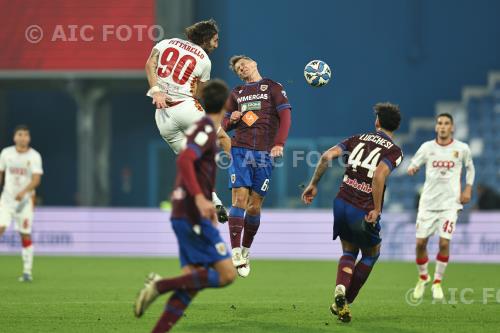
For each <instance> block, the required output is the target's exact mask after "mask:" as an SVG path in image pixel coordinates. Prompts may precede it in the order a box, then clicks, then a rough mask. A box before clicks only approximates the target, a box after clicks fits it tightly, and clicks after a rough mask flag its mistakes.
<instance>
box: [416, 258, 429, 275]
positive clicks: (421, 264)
mask: <svg viewBox="0 0 500 333" xmlns="http://www.w3.org/2000/svg"><path fill="white" fill-rule="evenodd" d="M428 266H429V259H428V258H427V257H426V258H425V259H417V269H418V275H419V276H420V278H421V279H423V277H424V276H425V277H427V276H428V275H429V270H428Z"/></svg>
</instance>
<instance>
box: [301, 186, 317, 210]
mask: <svg viewBox="0 0 500 333" xmlns="http://www.w3.org/2000/svg"><path fill="white" fill-rule="evenodd" d="M317 194H318V188H317V187H316V185H313V184H309V185H308V186H307V187H306V189H305V190H304V192H302V201H304V203H305V204H306V205H310V204H311V203H312V201H313V199H314V197H316V195H317Z"/></svg>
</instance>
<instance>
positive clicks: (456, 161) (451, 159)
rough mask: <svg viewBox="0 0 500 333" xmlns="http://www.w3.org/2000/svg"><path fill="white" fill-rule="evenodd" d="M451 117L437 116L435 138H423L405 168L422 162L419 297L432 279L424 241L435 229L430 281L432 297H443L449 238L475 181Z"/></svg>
mask: <svg viewBox="0 0 500 333" xmlns="http://www.w3.org/2000/svg"><path fill="white" fill-rule="evenodd" d="M453 130H454V127H453V117H452V116H451V115H450V114H448V113H442V114H440V115H438V116H437V118H436V133H437V137H436V139H435V140H431V141H427V142H424V143H423V144H422V145H421V146H420V148H419V149H418V150H417V152H416V154H415V156H414V157H413V158H412V160H411V163H410V166H409V168H408V174H409V175H410V176H413V175H415V173H417V171H418V170H419V168H420V166H421V165H422V164H424V163H425V184H424V189H423V192H422V195H421V197H420V202H419V206H418V214H417V226H416V229H417V233H416V236H417V241H416V262H417V266H418V272H419V279H418V282H417V285H416V287H415V289H414V292H413V297H414V298H416V299H420V298H422V296H423V294H424V291H425V287H426V285H427V284H428V283H429V282H430V281H431V278H430V276H429V273H428V270H427V266H428V262H429V259H428V256H427V242H428V240H429V237H430V236H432V235H433V234H434V233H435V232H436V231H437V232H438V233H439V253H438V254H437V258H436V270H435V272H434V281H433V284H432V297H433V298H434V299H436V300H442V299H443V297H444V295H443V289H442V288H441V280H442V279H443V275H444V271H445V269H446V266H447V264H448V259H449V253H450V241H451V238H452V235H453V232H454V231H455V229H456V223H457V217H458V213H459V211H460V210H461V209H462V208H463V206H462V205H463V204H466V203H468V202H469V201H470V199H471V195H472V185H473V183H474V174H475V171H474V164H473V162H472V156H471V152H470V149H469V146H468V145H467V144H466V143H464V142H461V141H458V140H454V139H453ZM463 166H464V167H465V169H466V184H465V188H464V190H463V192H461V188H462V186H461V179H460V178H461V175H462V167H463Z"/></svg>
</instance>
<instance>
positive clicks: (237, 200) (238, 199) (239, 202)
mask: <svg viewBox="0 0 500 333" xmlns="http://www.w3.org/2000/svg"><path fill="white" fill-rule="evenodd" d="M247 200H248V197H247V196H246V195H244V194H236V195H235V196H234V202H233V206H235V207H238V208H243V209H246V207H247Z"/></svg>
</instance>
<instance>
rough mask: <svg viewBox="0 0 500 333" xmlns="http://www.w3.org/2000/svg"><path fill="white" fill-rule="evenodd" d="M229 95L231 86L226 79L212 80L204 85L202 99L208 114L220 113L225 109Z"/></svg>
mask: <svg viewBox="0 0 500 333" xmlns="http://www.w3.org/2000/svg"><path fill="white" fill-rule="evenodd" d="M228 97H229V88H228V87H227V84H225V83H224V81H222V80H219V79H215V80H210V81H208V83H207V84H206V85H205V86H204V87H203V90H202V92H201V99H202V101H203V104H204V106H205V112H206V113H207V114H219V113H221V112H223V110H224V104H225V103H226V100H227V98H228Z"/></svg>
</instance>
